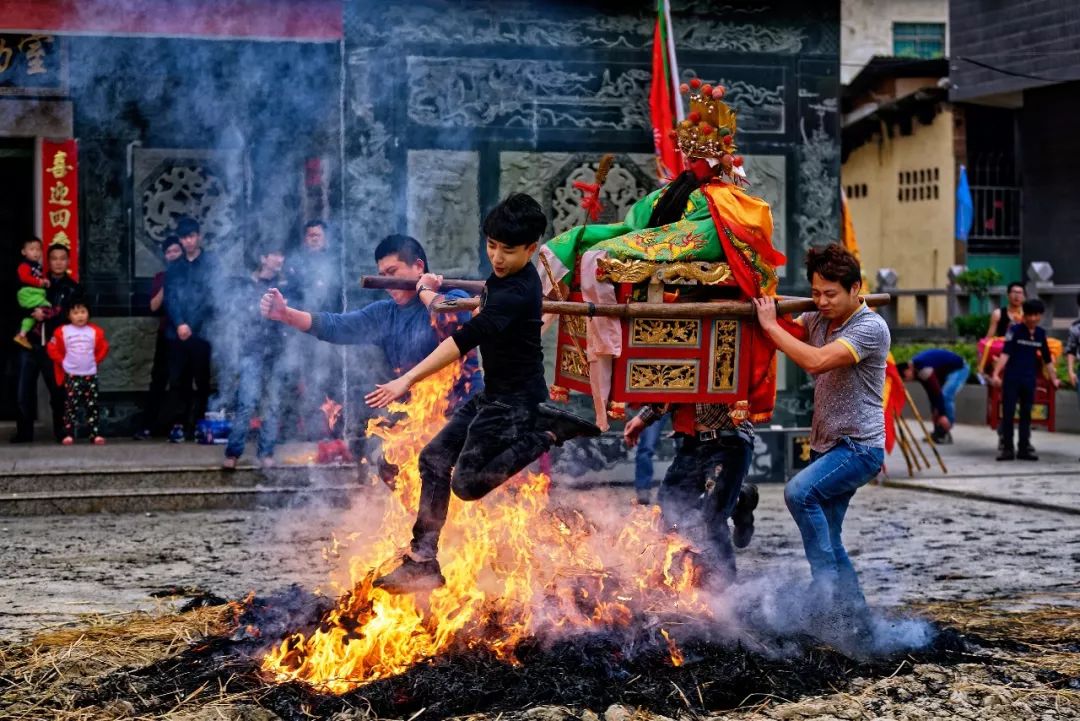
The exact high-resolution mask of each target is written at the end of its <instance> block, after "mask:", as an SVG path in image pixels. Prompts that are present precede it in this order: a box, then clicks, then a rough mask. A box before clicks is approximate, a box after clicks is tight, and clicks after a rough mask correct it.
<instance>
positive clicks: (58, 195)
mask: <svg viewBox="0 0 1080 721" xmlns="http://www.w3.org/2000/svg"><path fill="white" fill-rule="evenodd" d="M70 192H71V191H70V190H69V189H68V187H67V186H66V185H64V184H63V183H62V182H61V181H59V180H58V181H56V185H54V186H53V187H51V188H49V205H71V201H70V200H68V193H70Z"/></svg>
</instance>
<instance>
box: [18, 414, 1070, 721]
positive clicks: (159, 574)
mask: <svg viewBox="0 0 1080 721" xmlns="http://www.w3.org/2000/svg"><path fill="white" fill-rule="evenodd" d="M954 435H955V437H956V441H957V442H956V444H955V445H952V446H949V447H945V448H943V449H942V455H943V456H944V460H945V463H946V464H947V466H948V468H949V471H950V472H949V474H947V475H946V474H942V473H941V472H940V469H935V470H931V471H923V472H922V474H921V475H920V476H917V477H916V478H914V479H909V478H908V477H907V475H906V472H905V469H904V465H903V461H902V459H901V458H900V457H899V454H894V457H893V458H891V459H890V462H889V470H890V471H891V481H890V482H891V483H898V484H904V487H890V486H889V485H888V484H886V485H877V484H874V485H870V486H867V487H865V488H863V489H861V490H860V491H859V493H858V494H857V495H856V497H855V499H854V501H853V503H852V505H851V509H850V511H849V514H848V521H847V524H846V528H845V531H846V533H845V537H846V541H847V546H848V548H849V550H850V552H851V555H852V557H853V560H854V563H855V565H856V567H857V568H858V569H859V571H860V573H861V576H862V582H863V586H864V588H865V590H866V592H867V596H868V599H869V600H870V602H871V603H872V604H874V605H878V606H884V607H895V606H901V605H904V604H907V603H911V602H924V601H928V600H934V599H982V598H1002V599H1010V601H1009V602H1010V603H1011V604H1013V605H1014V606H1016V605H1021V606H1022V605H1023V604H1024V603H1025V602H1027V601H1028V600H1030V601H1036V602H1039V601H1051V602H1061V603H1073V604H1075V603H1076V602H1077V599H1078V598H1080V594H1077V591H1078V590H1080V586H1078V581H1077V569H1078V568H1080V545H1078V544H1077V543H1076V536H1077V534H1076V528H1077V520H1078V519H1077V515H1078V514H1080V461H1078V458H1077V457H1078V455H1080V437H1078V436H1067V435H1064V434H1056V435H1051V434H1037V435H1036V436H1035V439H1034V442H1035V445H1036V447H1037V448H1038V449H1039V452H1040V454H1041V455H1042V457H1043V458H1042V460H1041V461H1039V462H1038V463H1021V462H1013V463H995V462H994V460H993V455H994V442H995V437H994V435H993V434H992V433H991V432H989V431H987V430H986V429H985V428H977V427H963V428H958V429H957V430H956V432H955V433H954ZM157 447H158V448H160V446H157ZM147 448H148V449H149V447H147ZM166 448H167V447H166ZM106 449H108V447H106ZM106 449H89V451H88V452H92V451H95V450H106ZM117 449H118V450H115V451H113V452H114V453H116V454H117V455H118V458H119V457H121V456H124V454H126V453H131V454H135V453H136V452H135V451H124V450H122V447H121V446H117ZM50 450H52V451H53V452H54V453H55V451H56V449H55V446H53V447H50ZM212 450H214V449H206V451H212ZM195 451H196V449H194V448H192V447H190V446H189V447H187V455H186V457H183V460H184V461H185V462H186V463H187V464H189V465H190V464H192V463H206V464H207V467H211V466H212V465H214V464H216V463H217V462H218V458H219V457H218V455H217V453H214V454H213V455H211V454H209V453H206V454H205V458H203V457H202V456H197V455H194V453H195ZM167 452H169V453H171V452H172V451H171V450H170V451H167ZM199 452H200V453H201V452H203V451H202V450H201V449H200V450H199ZM14 455H15V454H13V453H12V452H11V451H9V450H8V449H7V448H5V449H3V456H2V457H0V467H3V466H4V465H14V463H16V462H19V463H23V464H25V463H27V462H28V460H27V457H25V456H24V457H23V458H22V459H20V460H18V461H15V460H11V459H13V457H14ZM35 457H37V456H34V455H31V457H30V460H32V459H33V458H35ZM180 458H181V456H177V457H176V458H167V459H164V461H162V458H161V457H158V459H157V461H158V462H173V463H175V462H179V460H178V459H180ZM136 460H138V459H134V460H131V462H132V463H134V462H136ZM41 462H42V463H45V461H44V460H42V461H41ZM138 462H145V455H144V456H143V459H142V460H139V461H138ZM761 491H762V492H761V505H760V507H759V510H758V514H757V519H758V520H757V533H756V535H755V537H754V542H753V544H752V546H751V547H750V548H749V549H747V550H746V551H743V552H741V554H740V556H739V567H740V575H741V578H742V580H743V581H751V582H752V581H754V580H755V579H762V578H764V579H766V580H767V579H769V578H780V579H790V578H792V577H794V578H802V579H807V578H808V575H809V574H808V572H807V569H806V566H805V560H804V559H803V553H802V548H801V542H800V540H799V537H798V533H797V531H796V528H795V526H794V525H793V523H792V522H791V519H790V517H789V515H788V513H787V510H786V508H785V507H784V503H783V488H782V487H781V486H780V485H769V486H763V487H762V489H761ZM928 491H933V492H928ZM370 492H371V493H379V492H381V491H380V489H373V490H371V491H370ZM555 493H556V494H557V495H558V497H559V498H558V500H559V501H560V502H564V503H576V504H579V505H580V506H582V507H583V508H609V509H613V510H616V511H617V510H618V509H620V508H626V509H627V510H629V509H630V503H631V497H632V491H631V490H630V489H629V488H626V487H615V488H597V489H591V490H587V491H580V490H573V489H570V488H556V490H555ZM973 496H981V497H973ZM1017 503H1019V504H1021V505H1017ZM1023 504H1029V505H1023ZM1031 505H1037V506H1040V507H1031ZM367 508H368V505H367V504H366V503H365V498H363V497H361V498H358V499H357V500H356V502H355V503H354V505H353V507H352V508H351V509H350V510H347V511H343V510H341V509H337V508H329V507H320V506H317V505H307V506H304V507H301V508H295V509H273V510H269V509H266V510H254V511H213V512H188V513H172V514H130V515H106V514H102V515H94V516H63V517H56V516H54V517H36V518H0V564H2V566H3V567H4V568H5V570H6V573H5V574H4V577H3V578H0V639H5V640H14V639H16V638H20V637H25V635H27V634H28V633H29V632H32V631H34V630H38V629H41V628H43V627H46V626H49V625H53V624H59V623H65V622H70V621H72V620H74V619H75V618H76V617H77V616H78V615H79V614H82V613H96V614H120V613H125V612H128V611H132V610H137V609H154V608H155V607H159V608H160V607H163V606H164V607H167V604H168V603H169V602H167V601H159V600H157V599H155V598H153V597H152V596H151V595H150V594H151V593H153V592H154V591H157V590H161V589H164V588H168V587H176V586H183V587H197V588H201V589H205V590H209V591H212V592H214V593H217V594H219V595H221V596H225V597H228V598H239V597H242V596H243V595H245V594H246V593H247V592H249V591H255V592H256V593H260V594H262V593H267V592H270V591H273V590H275V589H279V588H281V587H283V586H286V585H288V584H293V583H296V584H300V585H301V586H304V587H315V586H318V585H320V584H321V583H323V582H325V580H326V579H327V576H328V574H329V573H330V572H331V571H333V570H334V569H333V568H332V566H331V565H330V563H328V562H327V561H326V560H324V558H323V554H322V549H323V547H324V546H325V545H327V544H328V542H329V540H330V534H331V532H332V531H335V530H336V531H344V532H348V531H357V530H358V531H363V530H364V529H365V528H370V527H371V526H372V524H373V523H374V522H375V519H373V518H370V517H367V516H368V515H369V514H366V513H365V511H366V509H367ZM1017 599H1020V600H1017ZM916 671H917V672H916V673H914V674H906V673H905V674H903V675H902V676H898V677H897V678H896V679H884V680H879V681H876V682H869V681H868V682H866V683H865V684H863V685H862V686H859V685H856V688H854V689H851V690H849V692H845V693H842V694H837V695H834V696H830V697H825V698H822V699H813V700H804V701H801V702H799V703H798V704H784V705H782V706H778V707H776V708H773V709H771V710H767V711H764V712H763V713H764V714H765V715H763V716H759V715H751V717H752V718H818V719H831V718H912V719H915V718H959V717H964V718H999V717H1000V718H1010V719H1011V718H1018V719H1019V718H1040V717H1041V718H1047V719H1050V718H1054V719H1056V718H1073V717H1076V716H1072V715H1071V712H1075V713H1077V714H1080V710H1076V709H1075V708H1072V709H1071V710H1065V709H1064V708H1063V709H1060V710H1059V711H1060V712H1059V711H1055V710H1054V705H1053V703H1052V702H1046V703H1049V704H1050V705H1049V706H1046V705H1045V703H1044V704H1043V705H1032V704H1034V701H1031V699H1029V698H1028V695H1027V692H1025V691H1023V690H1022V689H1021V690H1017V684H1021V685H1023V684H1022V682H1023V679H1022V678H1019V677H1018V676H1015V674H1014V676H1012V677H1009V678H1007V679H1005V680H1004V681H1003V680H1002V679H1001V678H999V677H995V676H994V672H993V671H992V670H988V669H986V668H983V667H980V666H973V667H972V668H970V669H965V668H961V667H957V668H955V669H942V668H939V667H931V666H925V667H920V668H919V669H917V670H916ZM1017 679H1019V680H1017ZM852 694H856V696H857V695H858V694H863V696H864V697H865V698H862V700H859V699H858V698H855V696H853V695H852ZM957 694H960V695H959V696H957ZM853 698H855V700H852V699H853ZM867 699H869V700H867ZM905 699H916V700H919V703H918V704H915V705H911V704H908V703H907V701H906V700H905ZM935 699H936V701H935ZM1025 699H1027V700H1025ZM1043 701H1045V699H1043ZM1043 701H1040V703H1043ZM1029 702H1030V703H1029ZM933 703H937V705H936V706H935V705H933ZM800 704H802V705H800ZM874 704H877V705H876V706H875V705H874ZM1017 704H1019V705H1017ZM1024 704H1028V706H1025V705H1024ZM1044 706H1045V708H1044ZM1014 707H1015V708H1014ZM994 708H998V710H1000V711H1001V713H1000V714H998V713H996V712H992V711H993V709H994ZM1025 708H1026V709H1027V711H1025ZM783 709H787V710H783ZM858 709H862V710H861V711H860V710H858ZM868 709H869V710H868ZM875 709H876V710H875ZM1006 709H1009V712H1008V713H1005V710H1006ZM598 711H599V713H600V716H601V717H604V718H605V719H606V720H607V721H621V718H620V716H621V714H622V711H623V710H621V709H608V712H609V713H607V714H605V713H604V712H603V710H598ZM550 713H551V714H552V717H560V713H561V712H559V711H558V710H551V712H550ZM627 713H628V714H631V713H632V710H631V711H627ZM534 717H535V718H537V719H539V718H540V717H539V716H537V715H534ZM561 717H562V718H567V717H566V716H565V715H564V716H561ZM576 717H582V716H581V714H580V710H579V712H578V715H577V716H576ZM609 717H610V718H609ZM215 718H216V717H215ZM268 718H269V717H268ZM343 719H344V717H343Z"/></svg>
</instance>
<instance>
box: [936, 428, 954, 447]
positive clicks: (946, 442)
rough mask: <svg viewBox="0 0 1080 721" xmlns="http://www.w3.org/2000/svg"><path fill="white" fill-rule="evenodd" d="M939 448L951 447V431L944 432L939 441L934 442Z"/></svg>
mask: <svg viewBox="0 0 1080 721" xmlns="http://www.w3.org/2000/svg"><path fill="white" fill-rule="evenodd" d="M935 442H936V443H937V444H938V445H939V446H951V445H952V442H953V441H952V431H945V432H944V433H942V434H941V440H939V441H935Z"/></svg>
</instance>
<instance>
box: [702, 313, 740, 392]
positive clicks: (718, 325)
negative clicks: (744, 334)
mask: <svg viewBox="0 0 1080 721" xmlns="http://www.w3.org/2000/svg"><path fill="white" fill-rule="evenodd" d="M738 369H739V321H737V320H717V321H713V352H712V374H711V377H710V379H709V390H710V391H711V392H713V393H731V392H733V391H735V390H736V389H737V388H738V378H737V374H738Z"/></svg>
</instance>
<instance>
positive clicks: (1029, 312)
mask: <svg viewBox="0 0 1080 721" xmlns="http://www.w3.org/2000/svg"><path fill="white" fill-rule="evenodd" d="M1023 308H1024V320H1023V322H1022V323H1015V324H1013V325H1012V326H1011V327H1010V328H1009V330H1008V332H1007V333H1005V347H1004V348H1003V349H1002V351H1001V355H999V356H998V359H997V364H996V365H995V366H994V374H993V376H992V377H991V378H990V382H991V383H992V384H993V385H995V386H1000V387H1001V425H1000V426H999V428H998V435H999V436H1001V452H1000V453H999V454H998V457H997V459H998V460H999V461H1011V460H1013V458H1019V459H1020V460H1022V461H1037V460H1039V457H1038V456H1037V455H1035V451H1034V449H1033V448H1032V447H1031V405H1032V403H1033V402H1034V400H1035V378H1036V374H1037V373H1038V371H1039V361H1040V356H1041V360H1042V373H1043V375H1044V376H1045V377H1046V380H1047V381H1049V382H1050V383H1051V385H1053V387H1054V388H1057V387H1058V385H1060V383H1059V381H1058V379H1057V376H1056V375H1055V374H1054V366H1053V364H1052V362H1051V359H1050V346H1049V345H1048V344H1047V342H1046V331H1045V330H1043V329H1042V328H1041V327H1040V326H1039V321H1041V320H1042V314H1043V311H1044V310H1045V306H1043V303H1042V301H1041V300H1038V299H1036V300H1025V301H1024V306H1023ZM1003 371H1004V380H1003V373H1002V372H1003ZM1018 401H1019V403H1020V450H1019V452H1018V453H1015V454H1014V452H1013V415H1014V414H1015V413H1016V404H1017V402H1018Z"/></svg>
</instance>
